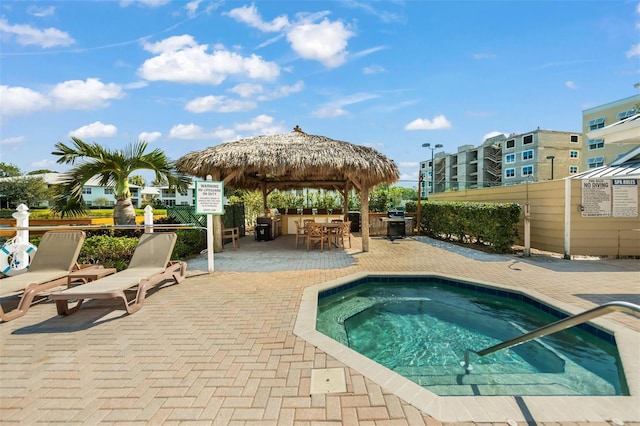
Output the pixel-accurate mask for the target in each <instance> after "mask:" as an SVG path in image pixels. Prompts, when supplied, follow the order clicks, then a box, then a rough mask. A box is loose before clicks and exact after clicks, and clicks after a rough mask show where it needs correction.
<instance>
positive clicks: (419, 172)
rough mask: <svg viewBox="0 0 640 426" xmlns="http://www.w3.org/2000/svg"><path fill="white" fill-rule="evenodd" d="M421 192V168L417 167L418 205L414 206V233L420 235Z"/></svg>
mask: <svg viewBox="0 0 640 426" xmlns="http://www.w3.org/2000/svg"><path fill="white" fill-rule="evenodd" d="M421 194H422V170H420V169H418V205H417V206H416V235H420V215H421V214H422V212H421V211H420V203H421V202H422V199H421Z"/></svg>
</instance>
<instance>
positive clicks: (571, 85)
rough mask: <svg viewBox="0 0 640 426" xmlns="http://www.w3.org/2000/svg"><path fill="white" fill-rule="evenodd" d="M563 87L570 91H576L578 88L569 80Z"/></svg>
mask: <svg viewBox="0 0 640 426" xmlns="http://www.w3.org/2000/svg"><path fill="white" fill-rule="evenodd" d="M564 85H565V86H567V87H568V88H569V89H571V90H576V89H577V88H578V86H577V85H576V82H575V81H571V80H569V81H567V82H565V83H564Z"/></svg>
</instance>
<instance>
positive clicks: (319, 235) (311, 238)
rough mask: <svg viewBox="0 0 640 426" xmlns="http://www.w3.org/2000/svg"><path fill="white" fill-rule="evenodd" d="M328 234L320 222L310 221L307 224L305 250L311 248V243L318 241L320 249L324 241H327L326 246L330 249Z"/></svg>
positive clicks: (322, 247) (321, 249)
mask: <svg viewBox="0 0 640 426" xmlns="http://www.w3.org/2000/svg"><path fill="white" fill-rule="evenodd" d="M329 238H330V235H329V233H328V232H327V231H326V229H325V227H324V226H323V225H322V224H321V223H315V222H311V223H308V224H307V251H309V249H310V248H311V245H312V244H313V245H315V244H316V243H320V251H323V249H324V242H325V241H326V242H327V247H329V250H331V241H330V239H329Z"/></svg>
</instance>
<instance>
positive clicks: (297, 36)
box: [287, 18, 354, 68]
mask: <svg viewBox="0 0 640 426" xmlns="http://www.w3.org/2000/svg"><path fill="white" fill-rule="evenodd" d="M353 36H354V33H353V32H352V31H351V30H350V29H349V26H348V25H345V24H344V23H343V22H342V21H334V22H331V21H329V20H328V19H326V18H325V19H323V20H322V22H320V23H317V24H316V23H312V22H302V23H300V24H296V25H293V26H292V27H291V28H290V29H289V31H288V32H287V40H288V41H289V43H290V44H291V48H292V49H293V50H294V51H295V52H296V53H297V54H298V55H300V57H302V58H304V59H310V60H315V61H319V62H320V63H322V64H323V65H324V66H325V67H327V68H335V67H338V66H340V65H342V64H343V63H344V62H345V61H346V57H347V54H348V52H347V41H348V40H349V39H350V38H351V37H353Z"/></svg>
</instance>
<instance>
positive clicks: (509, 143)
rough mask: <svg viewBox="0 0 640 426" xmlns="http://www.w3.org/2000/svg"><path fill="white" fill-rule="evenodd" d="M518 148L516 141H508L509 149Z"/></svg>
mask: <svg viewBox="0 0 640 426" xmlns="http://www.w3.org/2000/svg"><path fill="white" fill-rule="evenodd" d="M515 146H516V140H515V139H509V140H508V141H507V148H514V147H515Z"/></svg>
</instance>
